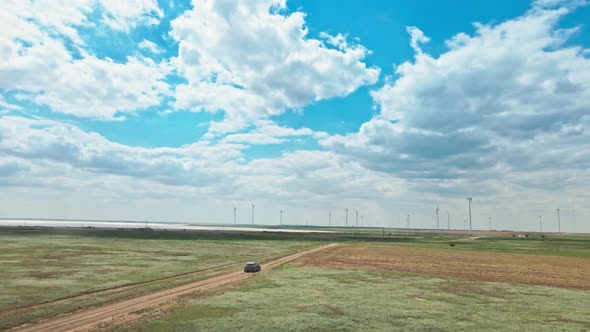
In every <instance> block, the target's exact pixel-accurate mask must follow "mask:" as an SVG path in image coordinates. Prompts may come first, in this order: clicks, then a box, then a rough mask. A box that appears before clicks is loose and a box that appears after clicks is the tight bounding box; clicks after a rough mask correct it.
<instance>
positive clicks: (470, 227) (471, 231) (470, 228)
mask: <svg viewBox="0 0 590 332" xmlns="http://www.w3.org/2000/svg"><path fill="white" fill-rule="evenodd" d="M467 200H468V201H469V234H470V235H471V234H472V233H473V227H472V224H471V200H473V197H467Z"/></svg>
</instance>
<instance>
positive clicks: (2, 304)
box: [0, 228, 313, 330]
mask: <svg viewBox="0 0 590 332" xmlns="http://www.w3.org/2000/svg"><path fill="white" fill-rule="evenodd" d="M311 245H313V243H311V242H306V241H289V240H286V241H277V240H272V239H249V238H244V237H235V236H234V237H222V236H219V235H218V236H216V237H208V236H207V235H206V234H173V233H167V234H157V233H153V234H152V233H149V232H144V233H141V232H128V233H125V232H115V231H110V232H109V231H94V232H90V231H86V232H84V231H57V230H54V231H51V230H34V229H33V230H26V229H2V228H0V266H1V267H2V268H1V269H0V294H1V295H0V330H1V329H2V328H5V327H7V326H12V325H14V324H17V323H22V322H27V321H30V320H31V319H36V318H42V317H46V316H52V315H55V314H59V313H63V312H68V311H72V310H76V309H78V308H83V307H86V306H90V305H95V304H99V303H104V302H108V301H111V300H115V299H120V298H123V297H127V296H133V295H137V294H140V293H142V292H145V291H150V290H155V289H159V288H162V287H166V286H171V285H174V284H178V283H183V282H188V281H192V280H195V279H201V278H205V277H208V276H211V275H212V274H215V273H219V272H220V271H223V270H220V271H212V269H213V268H215V267H227V268H228V269H231V270H235V269H237V268H239V267H240V266H241V264H242V263H243V262H244V261H248V260H262V261H264V260H268V259H270V258H274V257H277V256H281V255H285V254H287V253H290V252H296V251H299V250H302V249H304V248H307V247H310V246H311ZM198 270H204V271H205V272H204V273H201V274H195V275H188V276H186V277H183V278H175V279H172V280H159V279H162V278H166V277H171V276H176V275H179V274H185V273H190V272H193V271H198ZM210 270H211V271H210ZM151 280H159V281H158V282H152V283H147V284H141V285H138V286H137V287H128V288H123V289H115V290H114V291H105V292H100V291H101V290H108V289H113V288H117V287H121V286H125V285H134V284H137V283H146V282H149V281H151ZM92 292H98V293H94V294H92V296H86V297H84V296H82V297H78V298H72V297H75V296H79V295H80V294H85V293H92ZM59 299H65V300H62V301H57V302H55V301H56V300H59ZM41 303H48V304H46V305H43V306H41V307H35V308H29V307H30V306H34V305H39V304H41Z"/></svg>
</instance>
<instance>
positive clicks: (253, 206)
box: [250, 202, 256, 225]
mask: <svg viewBox="0 0 590 332" xmlns="http://www.w3.org/2000/svg"><path fill="white" fill-rule="evenodd" d="M250 204H252V225H254V208H255V207H256V206H255V205H254V203H252V202H250Z"/></svg>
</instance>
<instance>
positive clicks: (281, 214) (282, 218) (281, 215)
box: [281, 210, 285, 225]
mask: <svg viewBox="0 0 590 332" xmlns="http://www.w3.org/2000/svg"><path fill="white" fill-rule="evenodd" d="M283 212H285V211H284V210H281V225H282V224H283Z"/></svg>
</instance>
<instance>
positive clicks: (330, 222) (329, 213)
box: [328, 210, 332, 226]
mask: <svg viewBox="0 0 590 332" xmlns="http://www.w3.org/2000/svg"><path fill="white" fill-rule="evenodd" d="M328 226H332V210H330V212H328Z"/></svg>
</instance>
